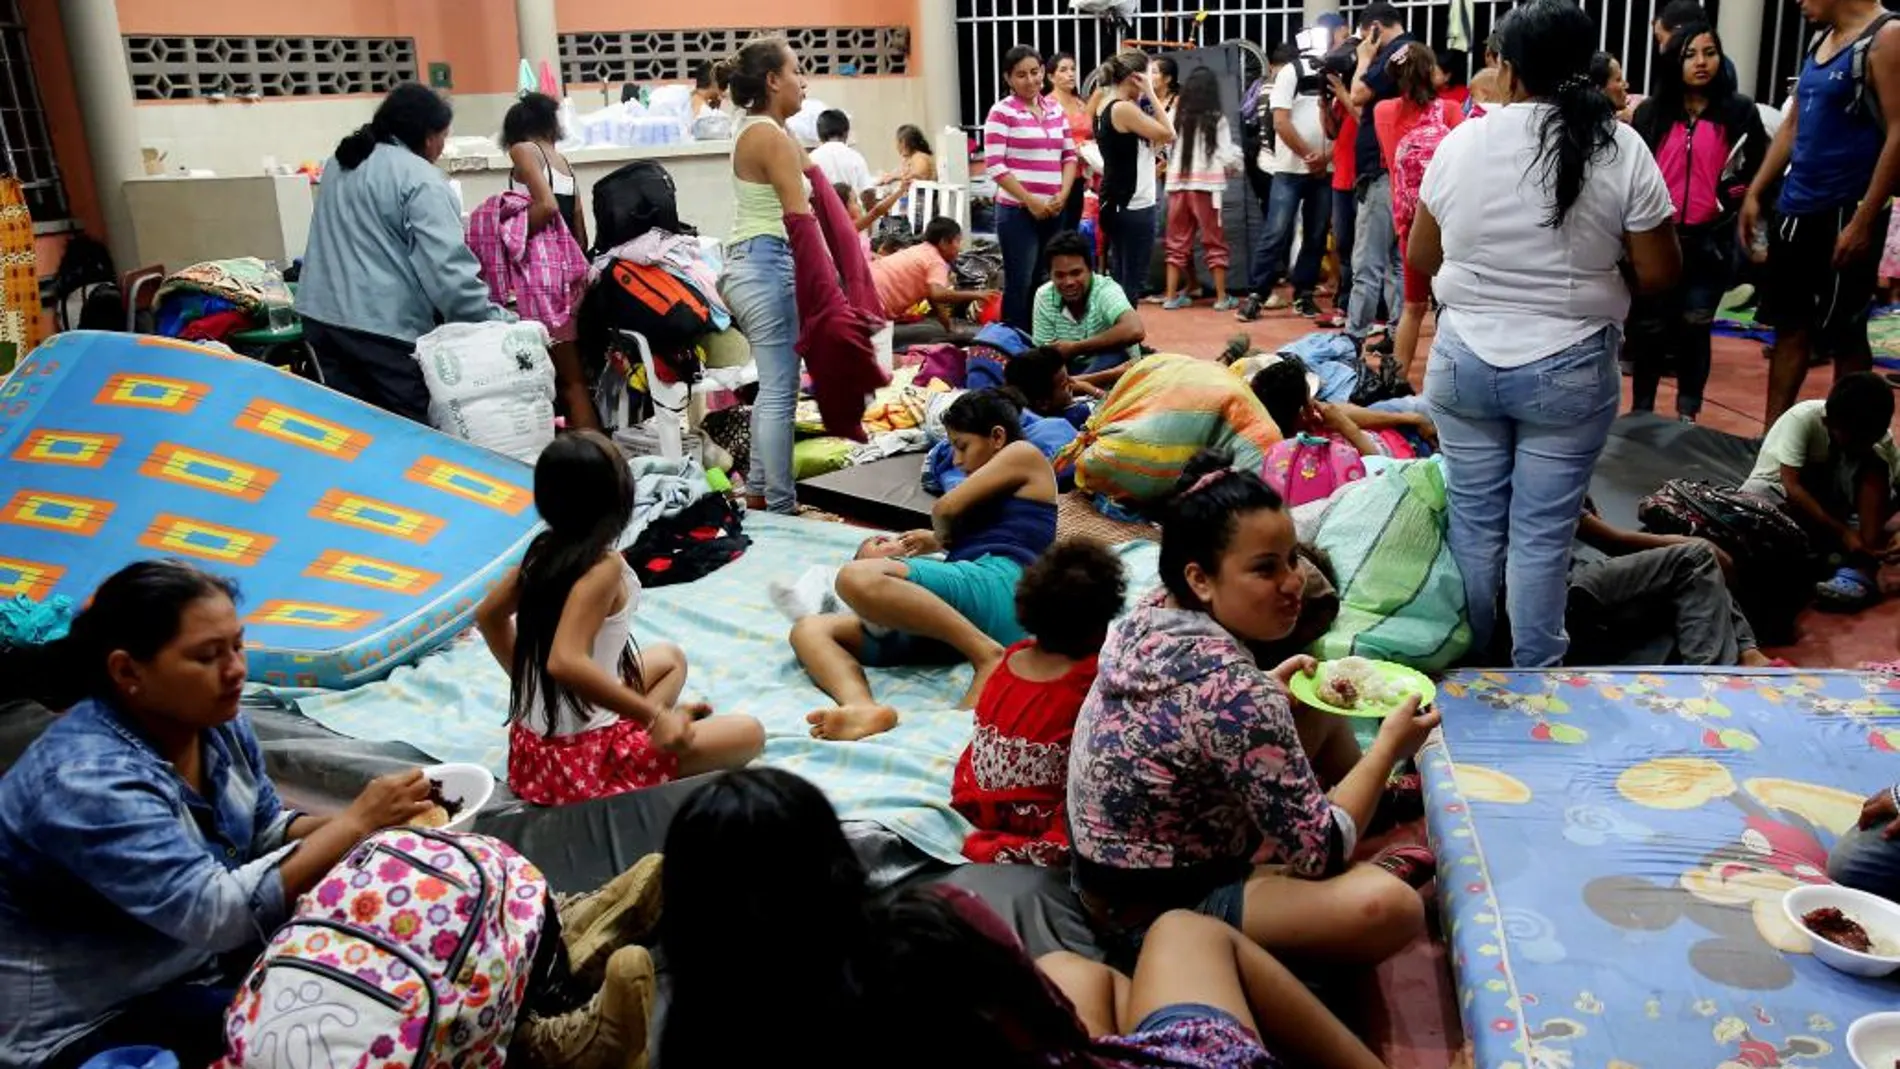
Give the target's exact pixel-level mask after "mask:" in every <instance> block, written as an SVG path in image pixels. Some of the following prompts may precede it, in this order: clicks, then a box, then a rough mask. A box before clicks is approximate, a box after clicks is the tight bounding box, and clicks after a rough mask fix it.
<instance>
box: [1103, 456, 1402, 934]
mask: <svg viewBox="0 0 1900 1069" xmlns="http://www.w3.org/2000/svg"><path fill="white" fill-rule="evenodd" d="M1229 463H1230V460H1229V459H1228V458H1227V457H1225V456H1221V455H1219V454H1213V453H1203V454H1201V455H1200V456H1199V457H1196V458H1195V459H1194V461H1192V462H1190V463H1189V465H1188V468H1187V471H1186V472H1185V473H1184V474H1183V475H1182V477H1181V489H1180V490H1179V492H1178V493H1177V495H1176V497H1175V499H1174V501H1173V502H1171V503H1170V505H1169V508H1168V513H1167V516H1166V518H1165V519H1164V521H1163V524H1162V528H1161V582H1162V589H1160V590H1158V591H1156V592H1155V593H1154V594H1152V595H1150V596H1149V597H1148V598H1146V599H1144V600H1143V601H1142V602H1141V604H1140V605H1138V606H1137V607H1136V608H1135V610H1134V611H1133V612H1131V613H1129V614H1128V615H1127V616H1126V617H1124V618H1123V619H1121V620H1119V621H1117V622H1116V624H1115V626H1114V627H1113V628H1111V629H1110V631H1109V634H1108V641H1107V642H1106V643H1105V644H1104V645H1103V647H1102V652H1101V657H1100V660H1099V665H1100V670H1099V674H1098V675H1097V677H1096V681H1095V686H1094V688H1093V689H1092V690H1091V691H1090V693H1089V697H1088V700H1087V701H1086V702H1085V703H1084V704H1083V706H1082V713H1081V716H1080V718H1079V719H1078V721H1077V723H1076V727H1075V737H1074V741H1073V743H1072V745H1071V749H1070V757H1069V795H1068V808H1069V820H1070V834H1071V836H1072V840H1073V847H1074V861H1073V879H1074V882H1075V885H1076V889H1077V891H1078V893H1079V894H1080V896H1081V899H1082V903H1083V906H1084V908H1085V909H1086V910H1087V912H1088V913H1089V916H1090V919H1091V920H1092V921H1093V922H1094V925H1095V928H1096V930H1097V932H1098V933H1099V934H1100V935H1102V936H1103V938H1104V940H1105V942H1106V943H1107V945H1108V946H1109V947H1110V950H1111V960H1114V959H1115V958H1116V957H1117V956H1121V957H1126V956H1129V955H1132V954H1133V953H1134V952H1135V950H1136V949H1138V947H1139V945H1140V942H1141V940H1142V939H1143V938H1144V937H1145V935H1146V932H1147V928H1148V925H1150V924H1151V923H1153V921H1154V919H1155V918H1156V917H1158V916H1160V915H1161V914H1162V913H1163V912H1165V911H1167V910H1169V909H1191V910H1194V911H1196V912H1200V913H1206V914H1209V915H1211V916H1214V917H1219V918H1221V919H1222V920H1225V921H1227V922H1228V923H1229V924H1231V925H1233V926H1234V927H1235V928H1238V929H1239V930H1241V931H1242V932H1244V933H1246V935H1247V936H1248V937H1249V938H1250V939H1252V940H1253V941H1254V942H1256V943H1258V944H1260V945H1261V946H1263V947H1265V948H1267V949H1268V950H1271V951H1274V952H1275V953H1276V954H1280V953H1284V954H1286V955H1288V956H1290V957H1293V958H1303V959H1313V960H1326V961H1332V962H1342V961H1345V962H1356V963H1364V964H1372V963H1376V962H1379V961H1382V960H1384V959H1385V958H1387V957H1390V956H1391V955H1392V954H1394V953H1396V952H1397V951H1399V950H1400V949H1401V948H1403V947H1404V946H1405V945H1406V944H1408V943H1410V942H1411V941H1412V940H1413V938H1414V937H1416V936H1417V935H1418V934H1419V933H1420V932H1422V931H1423V930H1424V925H1425V907H1424V905H1423V903H1422V902H1421V901H1420V899H1419V896H1418V892H1417V891H1416V890H1415V889H1414V888H1416V887H1418V886H1422V885H1423V884H1424V883H1426V882H1428V881H1429V880H1430V879H1431V877H1432V870H1433V863H1432V859H1431V855H1430V853H1429V852H1428V851H1425V850H1424V849H1423V848H1419V847H1403V848H1399V849H1396V850H1392V851H1388V852H1386V853H1384V854H1381V855H1380V856H1379V857H1378V858H1375V859H1374V861H1373V862H1372V863H1370V864H1354V863H1353V862H1352V860H1351V858H1352V855H1353V852H1354V850H1355V848H1356V847H1357V846H1358V840H1359V829H1361V828H1364V827H1366V826H1367V825H1368V824H1369V823H1370V822H1371V821H1372V817H1373V812H1374V810H1375V809H1376V808H1377V806H1378V803H1379V798H1380V795H1381V792H1382V790H1383V789H1384V787H1385V783H1386V780H1387V778H1388V776H1389V775H1390V773H1391V771H1392V769H1393V767H1394V766H1395V765H1397V764H1399V763H1400V762H1402V761H1404V760H1406V759H1408V758H1410V757H1411V756H1412V755H1413V754H1414V753H1416V752H1417V750H1418V748H1419V746H1420V744H1422V743H1423V742H1424V741H1425V736H1426V735H1427V734H1428V733H1429V732H1430V731H1431V729H1432V728H1433V727H1434V726H1435V725H1436V724H1437V723H1438V714H1437V713H1435V712H1431V711H1425V712H1421V711H1420V710H1419V708H1418V703H1417V701H1416V700H1411V701H1408V702H1407V703H1406V704H1405V705H1404V706H1402V707H1401V708H1400V709H1399V711H1398V712H1396V713H1394V714H1393V715H1392V716H1391V717H1389V718H1388V719H1387V720H1386V722H1385V724H1384V725H1383V726H1382V727H1381V728H1380V730H1379V737H1378V739H1377V741H1375V742H1374V743H1373V745H1372V747H1371V749H1370V750H1368V751H1367V752H1366V754H1365V755H1364V756H1363V757H1362V758H1361V759H1360V760H1359V762H1358V763H1357V764H1356V765H1354V766H1353V768H1352V769H1351V771H1350V772H1348V773H1347V774H1346V776H1345V777H1344V778H1343V779H1342V780H1341V781H1340V782H1339V783H1338V784H1337V785H1336V786H1334V787H1333V789H1332V790H1331V791H1330V792H1328V791H1326V790H1325V789H1324V788H1323V787H1322V786H1321V785H1320V782H1319V780H1318V778H1317V777H1316V776H1315V775H1314V772H1313V769H1312V766H1311V764H1310V763H1309V761H1308V759H1307V755H1306V753H1305V751H1304V750H1302V749H1301V746H1300V740H1299V732H1298V729H1297V727H1296V725H1295V723H1294V719H1293V711H1292V708H1291V706H1290V705H1289V702H1288V698H1287V694H1286V689H1285V681H1286V680H1287V679H1289V678H1291V677H1292V675H1293V674H1294V673H1295V672H1299V671H1310V670H1311V669H1312V667H1313V660H1312V658H1310V657H1295V658H1293V659H1291V660H1289V661H1287V662H1286V663H1284V664H1281V665H1280V666H1279V667H1277V668H1275V669H1273V670H1272V671H1271V672H1268V671H1266V670H1263V669H1262V668H1261V667H1260V666H1259V665H1258V664H1256V663H1255V661H1254V657H1253V655H1252V654H1251V653H1250V652H1248V643H1264V642H1273V641H1276V640H1278V639H1282V638H1284V637H1286V635H1287V634H1288V633H1289V632H1291V631H1292V629H1293V627H1294V624H1295V623H1296V622H1297V621H1298V619H1299V614H1300V597H1301V591H1302V588H1303V587H1304V585H1305V579H1304V576H1303V574H1302V571H1301V562H1300V549H1299V546H1298V544H1297V543H1296V542H1295V541H1294V534H1293V521H1292V519H1291V518H1290V517H1289V516H1288V515H1287V513H1286V511H1285V509H1283V508H1282V507H1281V502H1280V497H1279V495H1278V494H1276V493H1274V492H1273V490H1272V489H1270V488H1269V487H1268V486H1267V485H1266V484H1265V483H1263V482H1261V481H1260V479H1259V478H1258V477H1257V476H1255V475H1254V474H1253V473H1251V472H1243V471H1234V470H1231V469H1230V468H1229V467H1228V464H1229ZM1256 860H1259V861H1263V862H1265V863H1266V865H1265V867H1258V868H1257V867H1255V861H1256Z"/></svg>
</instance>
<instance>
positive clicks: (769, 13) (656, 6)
mask: <svg viewBox="0 0 1900 1069" xmlns="http://www.w3.org/2000/svg"><path fill="white" fill-rule="evenodd" d="M925 2H929V3H947V2H948V0H925ZM917 4H918V0H789V2H780V3H771V2H767V0H693V2H691V3H660V2H657V0H647V2H642V3H631V4H630V3H627V2H626V0H554V18H555V22H556V23H557V24H558V25H559V26H560V28H561V30H562V31H563V32H566V31H572V30H691V29H701V28H706V27H712V28H715V29H725V28H728V27H739V28H744V27H750V26H914V25H915V24H916V22H917Z"/></svg>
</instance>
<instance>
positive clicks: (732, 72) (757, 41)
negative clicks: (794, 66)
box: [712, 37, 791, 111]
mask: <svg viewBox="0 0 1900 1069" xmlns="http://www.w3.org/2000/svg"><path fill="white" fill-rule="evenodd" d="M790 53H791V46H790V45H788V44H786V43H785V38H783V37H754V38H753V39H752V40H750V41H747V42H746V43H745V44H744V45H742V46H740V48H739V50H738V51H737V52H734V53H733V54H732V55H730V56H727V57H726V58H725V59H722V60H720V61H719V62H717V63H715V64H713V68H712V76H713V80H714V81H716V82H718V83H719V88H720V89H722V90H724V91H725V93H726V95H727V96H730V97H731V98H732V102H733V104H735V105H737V106H738V107H741V108H744V109H745V110H747V111H756V110H758V109H759V108H761V107H763V106H764V105H765V92H766V79H768V78H770V77H771V76H772V75H773V74H774V73H776V72H777V71H778V70H779V69H781V68H782V67H784V66H785V58H786V56H788V55H790Z"/></svg>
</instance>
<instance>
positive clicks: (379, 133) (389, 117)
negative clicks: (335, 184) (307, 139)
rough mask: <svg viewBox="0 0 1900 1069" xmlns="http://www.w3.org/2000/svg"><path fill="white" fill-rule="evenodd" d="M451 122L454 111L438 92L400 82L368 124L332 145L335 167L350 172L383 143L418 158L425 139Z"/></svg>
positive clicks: (378, 107)
mask: <svg viewBox="0 0 1900 1069" xmlns="http://www.w3.org/2000/svg"><path fill="white" fill-rule="evenodd" d="M454 119H455V109H454V108H451V107H450V106H449V102H448V101H447V100H445V99H443V98H442V95H441V94H440V93H437V92H436V91H435V90H433V89H430V88H429V87H428V86H426V85H421V84H418V83H416V82H404V83H402V84H401V85H399V86H397V87H396V88H394V89H391V90H390V91H389V95H388V96H386V97H384V98H383V102H382V103H381V104H378V105H377V106H376V114H375V116H374V117H373V118H371V119H370V121H369V122H368V123H365V124H364V125H362V126H359V127H357V128H356V129H355V130H353V131H351V132H350V133H349V134H348V135H347V136H345V137H344V138H343V140H341V141H339V142H337V143H336V162H337V165H338V166H340V167H342V168H343V169H344V170H346V171H354V170H356V169H357V168H358V167H360V166H361V165H362V163H363V161H364V160H367V159H369V156H370V153H372V152H374V151H376V146H377V145H380V144H383V143H385V142H394V143H396V144H399V145H402V146H403V147H405V148H407V149H408V150H409V151H411V152H413V153H415V154H416V155H418V156H421V155H423V154H424V149H425V148H426V147H427V145H428V142H429V139H430V138H431V137H434V136H435V135H436V134H439V133H442V132H443V131H444V130H447V129H448V128H449V124H450V123H451V122H453V121H454Z"/></svg>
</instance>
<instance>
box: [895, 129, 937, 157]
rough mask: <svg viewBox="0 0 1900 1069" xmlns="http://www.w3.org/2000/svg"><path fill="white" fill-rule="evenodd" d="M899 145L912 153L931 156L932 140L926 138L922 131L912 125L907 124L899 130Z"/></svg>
mask: <svg viewBox="0 0 1900 1069" xmlns="http://www.w3.org/2000/svg"><path fill="white" fill-rule="evenodd" d="M897 143H898V144H900V145H902V146H904V147H905V148H906V149H909V150H910V151H912V152H921V153H923V154H924V155H926V156H928V155H930V139H929V138H927V137H925V136H924V132H923V130H922V129H920V128H918V127H917V126H915V125H913V124H911V123H905V124H904V125H902V126H900V127H898V128H897Z"/></svg>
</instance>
